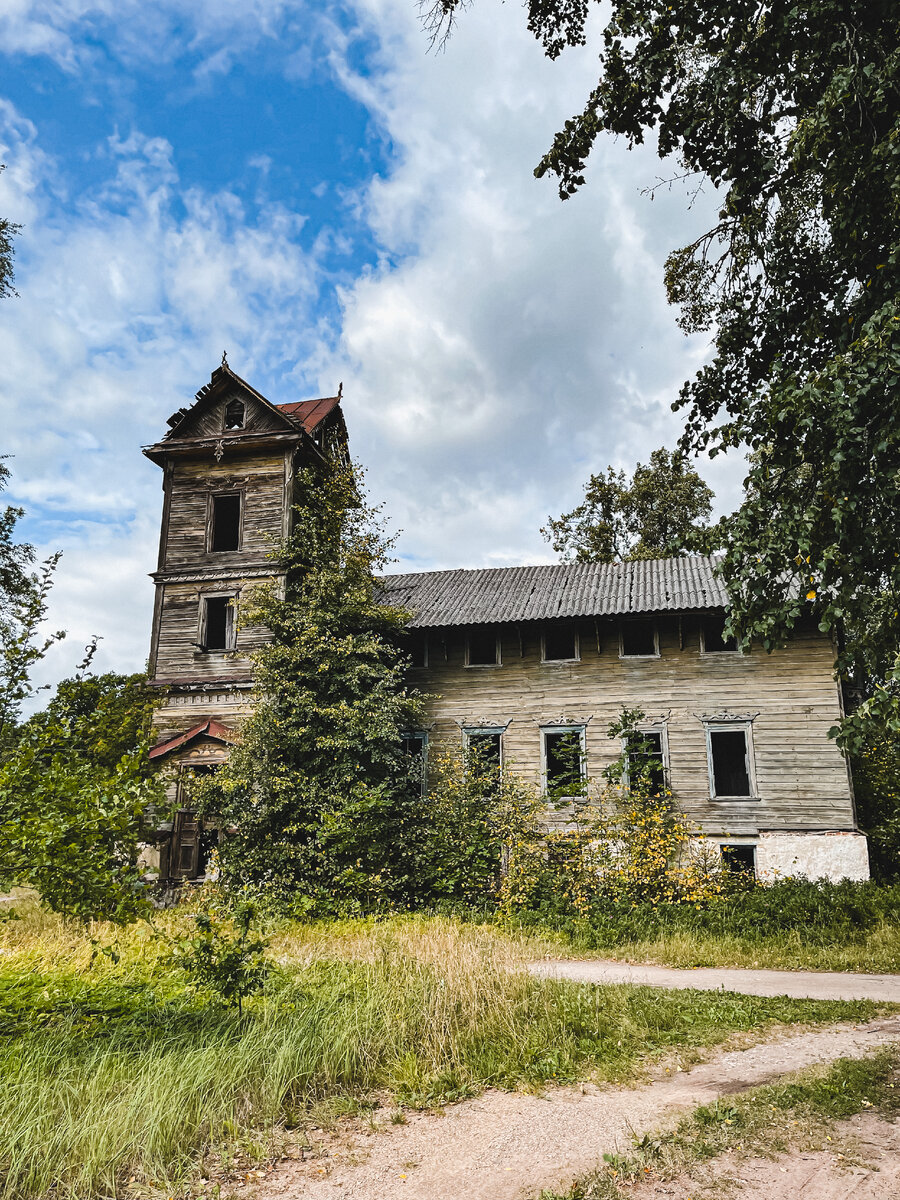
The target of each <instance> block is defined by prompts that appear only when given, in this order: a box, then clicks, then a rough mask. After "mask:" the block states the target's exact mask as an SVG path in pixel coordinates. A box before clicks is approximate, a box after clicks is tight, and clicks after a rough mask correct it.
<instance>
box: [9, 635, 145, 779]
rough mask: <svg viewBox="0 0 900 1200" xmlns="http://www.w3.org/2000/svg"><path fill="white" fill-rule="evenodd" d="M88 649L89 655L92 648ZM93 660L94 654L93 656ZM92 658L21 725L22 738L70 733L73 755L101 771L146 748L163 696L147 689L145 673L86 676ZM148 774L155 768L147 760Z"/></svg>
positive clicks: (60, 685) (64, 680)
mask: <svg viewBox="0 0 900 1200" xmlns="http://www.w3.org/2000/svg"><path fill="white" fill-rule="evenodd" d="M95 645H96V643H93V644H92V646H90V647H88V651H89V653H91V652H92V650H93V647H94V646H95ZM91 656H92V654H91ZM89 661H90V660H89V659H88V660H87V661H86V662H85V663H83V664H82V666H81V668H80V669H79V671H78V673H77V674H76V675H75V676H74V677H73V678H71V679H63V680H61V681H60V683H58V684H57V685H56V693H55V694H54V696H53V697H52V699H51V700H50V701H49V702H48V704H47V706H46V707H45V708H44V709H43V710H42V711H41V712H39V713H36V714H35V715H34V716H33V717H30V718H29V720H28V721H26V722H25V724H24V725H23V726H22V732H23V735H24V736H26V737H28V736H30V735H31V734H32V733H33V734H35V735H37V736H38V737H41V736H43V737H44V739H45V740H47V737H46V735H47V734H48V733H49V731H50V730H51V729H52V728H54V727H57V728H58V727H60V726H65V727H68V728H70V729H71V730H72V732H73V734H74V735H75V738H74V739H72V743H71V744H73V745H74V749H75V752H76V753H77V754H78V755H79V757H82V758H86V759H87V760H88V761H89V762H91V763H93V764H94V765H95V766H96V767H98V768H99V769H100V770H103V771H109V770H112V769H113V767H115V764H116V763H117V762H118V761H119V760H120V759H121V758H122V756H123V755H124V754H128V753H130V752H131V751H133V750H134V749H136V748H137V747H138V746H139V745H143V744H144V743H145V742H146V740H147V739H148V738H149V736H150V723H151V720H152V716H153V710H154V708H155V707H156V705H157V704H158V702H159V694H158V692H156V691H155V690H153V689H151V688H149V687H147V676H146V675H145V674H143V673H138V674H133V675H122V674H118V673H116V672H114V671H108V672H106V673H105V674H103V675H90V674H88V673H86V668H87V666H88V664H89ZM146 769H147V773H149V772H150V770H151V767H150V763H149V760H148V762H147V768H146Z"/></svg>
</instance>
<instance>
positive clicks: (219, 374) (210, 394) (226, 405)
mask: <svg viewBox="0 0 900 1200" xmlns="http://www.w3.org/2000/svg"><path fill="white" fill-rule="evenodd" d="M234 408H236V409H237V410H238V411H239V413H240V417H241V423H240V424H235V425H234V426H233V427H230V426H231V425H232V422H231V421H229V420H228V419H226V418H227V417H228V416H230V415H231V412H232V409H234ZM168 424H169V426H170V432H169V433H168V434H166V437H165V439H164V440H165V441H183V440H190V439H194V438H231V437H240V436H242V435H245V434H248V433H251V434H252V433H271V432H276V433H286V432H291V433H294V432H296V424H295V423H294V422H293V421H292V420H291V419H290V416H289V415H288V414H286V413H282V412H280V411H279V409H278V408H276V406H275V405H274V404H270V403H269V401H268V400H267V399H266V398H265V396H262V395H260V393H259V392H257V391H255V390H254V389H253V388H252V387H251V386H250V385H249V384H248V383H246V382H245V381H244V380H243V379H241V378H239V376H237V375H235V374H234V372H233V371H232V370H231V369H230V368H228V367H219V368H218V369H217V370H215V371H213V373H212V377H211V379H210V381H209V383H208V384H207V385H206V386H205V387H203V388H201V389H200V391H199V392H198V393H197V395H196V398H195V400H194V403H193V404H192V405H191V406H190V408H183V409H179V410H178V412H177V413H173V415H172V416H171V417H170V418H169V421H168Z"/></svg>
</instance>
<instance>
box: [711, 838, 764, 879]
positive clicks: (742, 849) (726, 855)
mask: <svg viewBox="0 0 900 1200" xmlns="http://www.w3.org/2000/svg"><path fill="white" fill-rule="evenodd" d="M719 849H720V851H721V852H722V863H723V865H724V867H725V870H726V871H731V872H734V874H735V875H755V874H756V847H755V846H733V845H724V846H720V847H719Z"/></svg>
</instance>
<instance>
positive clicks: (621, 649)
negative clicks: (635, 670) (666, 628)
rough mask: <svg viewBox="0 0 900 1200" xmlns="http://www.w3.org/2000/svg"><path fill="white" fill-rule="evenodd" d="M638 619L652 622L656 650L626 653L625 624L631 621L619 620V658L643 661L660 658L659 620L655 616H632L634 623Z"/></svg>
mask: <svg viewBox="0 0 900 1200" xmlns="http://www.w3.org/2000/svg"><path fill="white" fill-rule="evenodd" d="M638 620H645V621H646V620H649V621H650V622H651V623H652V625H653V646H654V652H653V653H652V654H626V653H625V626H626V625H627V624H628V623H629V622H628V621H627V620H622V621H619V658H620V659H621V658H627V659H637V660H638V661H639V662H641V661H644V662H646V661H648V660H650V659H652V658H659V657H660V653H659V621H657V619H656V617H655V616H651V617H643V618H641V617H634V618H632V623H634V622H636V621H638Z"/></svg>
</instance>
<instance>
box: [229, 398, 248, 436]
mask: <svg viewBox="0 0 900 1200" xmlns="http://www.w3.org/2000/svg"><path fill="white" fill-rule="evenodd" d="M225 428H226V429H243V428H244V402H243V400H229V401H228V403H227V404H226V405H225Z"/></svg>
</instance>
